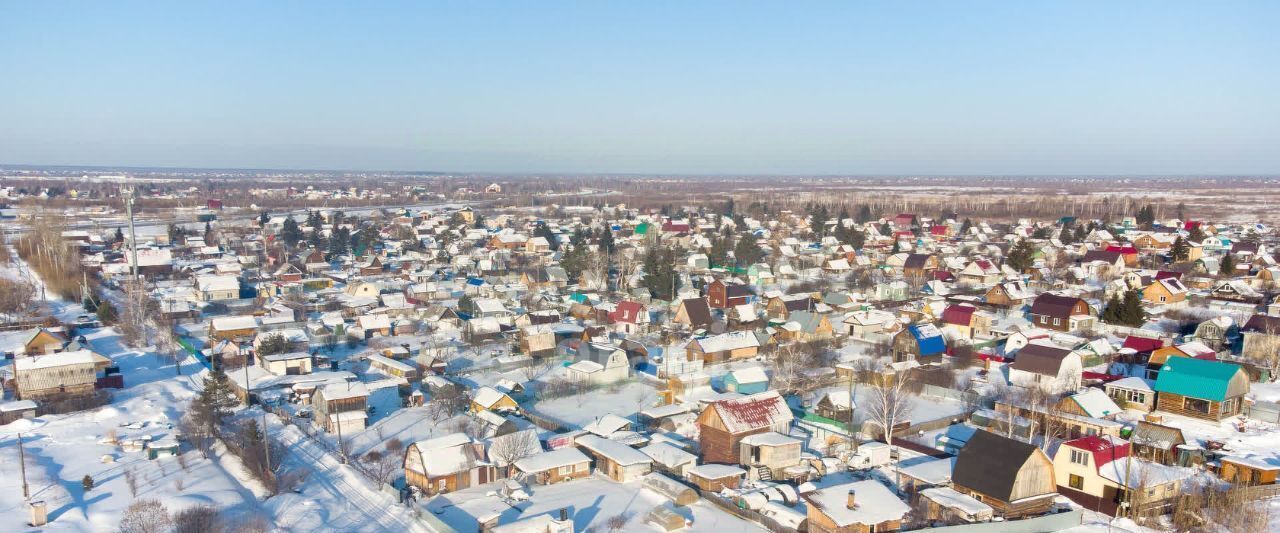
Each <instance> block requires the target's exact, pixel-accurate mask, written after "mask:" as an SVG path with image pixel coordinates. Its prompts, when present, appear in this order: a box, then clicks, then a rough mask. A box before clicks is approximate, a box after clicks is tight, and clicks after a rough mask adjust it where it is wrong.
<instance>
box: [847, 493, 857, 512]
mask: <svg viewBox="0 0 1280 533" xmlns="http://www.w3.org/2000/svg"><path fill="white" fill-rule="evenodd" d="M857 493H858V491H856V490H853V489H849V500H848V501H847V502H845V504H844V506H845V507H848V508H849V509H857V508H858V503H857V498H855V496H856V495H857Z"/></svg>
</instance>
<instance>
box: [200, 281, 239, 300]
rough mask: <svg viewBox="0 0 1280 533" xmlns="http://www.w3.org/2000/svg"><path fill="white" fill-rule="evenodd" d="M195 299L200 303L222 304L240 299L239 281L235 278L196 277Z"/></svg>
mask: <svg viewBox="0 0 1280 533" xmlns="http://www.w3.org/2000/svg"><path fill="white" fill-rule="evenodd" d="M195 294H196V298H197V299H199V300H200V301H202V302H223V301H227V300H235V299H238V298H240V279H239V278H237V277H235V276H230V275H227V276H219V275H203V276H196V291H195Z"/></svg>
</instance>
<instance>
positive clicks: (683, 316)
mask: <svg viewBox="0 0 1280 533" xmlns="http://www.w3.org/2000/svg"><path fill="white" fill-rule="evenodd" d="M672 321H673V322H675V323H677V324H684V325H685V326H688V327H689V329H694V330H697V329H707V328H710V327H711V324H712V322H713V320H712V318H711V307H709V306H708V305H707V300H706V298H687V299H684V300H681V301H680V306H679V307H677V308H676V315H675V317H674V318H672Z"/></svg>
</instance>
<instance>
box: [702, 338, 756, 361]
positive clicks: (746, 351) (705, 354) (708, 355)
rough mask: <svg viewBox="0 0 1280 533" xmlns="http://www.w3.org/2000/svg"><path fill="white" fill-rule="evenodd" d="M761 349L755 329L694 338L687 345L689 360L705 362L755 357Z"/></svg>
mask: <svg viewBox="0 0 1280 533" xmlns="http://www.w3.org/2000/svg"><path fill="white" fill-rule="evenodd" d="M759 350H760V339H758V338H757V337H756V334H755V332H754V331H730V332H727V333H721V334H719V335H712V336H710V337H703V338H700V339H694V340H693V341H690V342H689V344H688V345H686V346H685V354H686V356H687V357H688V359H689V360H693V359H702V361H703V363H704V364H711V363H721V362H724V361H730V360H734V359H746V358H750V357H755V356H756V353H757V352H759Z"/></svg>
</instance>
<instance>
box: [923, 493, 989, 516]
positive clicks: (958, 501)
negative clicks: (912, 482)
mask: <svg viewBox="0 0 1280 533" xmlns="http://www.w3.org/2000/svg"><path fill="white" fill-rule="evenodd" d="M920 496H921V497H924V498H928V499H929V500H931V501H933V502H936V503H937V504H939V505H942V506H944V507H949V508H952V509H958V510H960V511H963V512H965V513H966V514H968V515H970V516H981V515H990V514H991V513H992V512H994V511H993V510H992V508H991V506H990V505H987V504H985V503H982V502H980V501H978V500H977V499H976V498H974V497H973V496H969V495H967V494H961V493H960V492H958V491H956V490H955V489H953V488H950V487H933V488H929V489H924V490H922V491H920Z"/></svg>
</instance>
